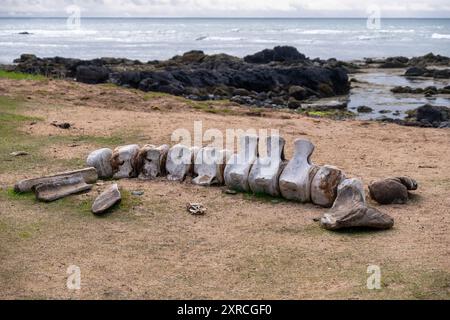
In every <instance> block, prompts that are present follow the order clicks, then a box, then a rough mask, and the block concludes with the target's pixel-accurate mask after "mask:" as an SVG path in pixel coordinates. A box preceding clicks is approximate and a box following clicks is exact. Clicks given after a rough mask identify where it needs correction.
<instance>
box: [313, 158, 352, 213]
mask: <svg viewBox="0 0 450 320" xmlns="http://www.w3.org/2000/svg"><path fill="white" fill-rule="evenodd" d="M344 179H345V174H344V173H343V172H342V171H341V170H339V169H338V168H336V167H333V166H329V165H326V166H323V167H320V168H319V170H318V171H317V173H316V175H315V176H314V178H313V180H312V182H311V200H312V202H313V203H314V204H317V205H319V206H322V207H325V208H330V207H331V206H332V205H333V203H334V201H335V200H336V197H337V189H338V186H339V184H340V183H341V182H342V181H343V180H344Z"/></svg>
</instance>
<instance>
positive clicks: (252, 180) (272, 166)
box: [248, 135, 285, 197]
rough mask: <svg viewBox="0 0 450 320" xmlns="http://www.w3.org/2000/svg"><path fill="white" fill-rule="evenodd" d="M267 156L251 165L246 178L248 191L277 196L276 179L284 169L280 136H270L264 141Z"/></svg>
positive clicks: (278, 191) (282, 144)
mask: <svg viewBox="0 0 450 320" xmlns="http://www.w3.org/2000/svg"><path fill="white" fill-rule="evenodd" d="M266 143H267V156H265V157H260V158H258V159H257V160H256V161H255V163H254V164H253V166H252V168H251V170H250V174H249V177H248V184H249V186H250V190H252V191H253V192H254V193H265V194H269V195H271V196H274V197H276V196H279V195H280V188H279V184H278V178H279V177H280V174H281V172H282V171H283V168H284V165H285V163H284V160H285V159H284V144H285V140H284V139H283V138H282V137H280V136H276V135H273V136H270V137H267V139H266Z"/></svg>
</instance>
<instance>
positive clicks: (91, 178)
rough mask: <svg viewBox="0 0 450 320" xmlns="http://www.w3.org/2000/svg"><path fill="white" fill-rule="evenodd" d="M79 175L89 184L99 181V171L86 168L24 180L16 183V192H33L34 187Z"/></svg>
mask: <svg viewBox="0 0 450 320" xmlns="http://www.w3.org/2000/svg"><path fill="white" fill-rule="evenodd" d="M78 175H81V176H82V177H83V180H84V182H86V183H89V184H91V183H95V182H97V179H98V175H97V170H95V168H86V169H81V170H75V171H68V172H62V173H57V174H54V175H51V176H45V177H41V178H34V179H26V180H22V181H19V182H18V183H16V185H15V186H14V190H15V191H16V192H19V193H22V192H30V191H32V189H33V187H35V186H37V185H39V184H47V183H53V182H56V181H58V180H61V179H64V178H70V177H76V176H78Z"/></svg>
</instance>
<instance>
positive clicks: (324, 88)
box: [15, 47, 350, 106]
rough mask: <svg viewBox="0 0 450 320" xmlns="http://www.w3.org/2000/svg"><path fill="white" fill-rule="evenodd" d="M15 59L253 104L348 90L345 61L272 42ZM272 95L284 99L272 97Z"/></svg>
mask: <svg viewBox="0 0 450 320" xmlns="http://www.w3.org/2000/svg"><path fill="white" fill-rule="evenodd" d="M15 63H16V66H15V70H16V71H20V72H26V73H33V74H43V75H46V76H52V77H53V76H55V77H59V78H62V77H67V78H76V79H77V81H79V82H84V83H88V84H97V83H104V82H110V83H114V84H117V85H120V86H124V87H131V88H136V89H140V90H143V91H157V92H165V93H169V94H173V95H182V96H185V97H192V98H194V97H195V99H201V100H205V99H217V98H231V97H232V96H236V97H237V98H235V100H236V101H237V100H239V101H245V103H246V104H253V103H255V104H256V105H258V106H269V105H280V106H287V101H288V100H289V98H290V97H292V98H295V99H296V100H298V101H302V100H305V99H308V98H310V97H312V96H316V97H331V96H335V95H343V94H347V93H348V92H349V90H350V84H349V81H348V75H347V73H348V72H347V70H348V66H347V65H346V64H345V63H341V62H339V61H338V60H336V59H330V60H327V61H323V60H320V59H315V60H314V61H312V60H310V59H308V58H306V57H305V56H304V55H303V54H301V53H299V52H298V51H297V49H295V48H293V47H275V48H274V49H267V50H263V51H261V52H258V53H256V54H255V55H252V56H247V57H246V58H245V59H240V58H238V57H233V56H230V55H227V54H215V55H206V54H204V53H203V52H202V51H189V52H186V53H185V54H183V55H181V56H175V57H173V58H172V59H169V60H166V61H154V62H152V63H147V64H143V63H141V62H139V61H134V60H129V59H120V58H99V59H94V60H79V59H67V58H60V57H55V58H38V57H36V56H34V55H22V56H21V57H20V59H17V60H16V61H15ZM239 90H240V91H241V92H240V93H239ZM235 91H237V93H239V94H237V93H234V92H235ZM239 96H242V97H246V98H242V97H241V98H238V97H239ZM278 98H280V99H282V100H283V101H284V102H283V103H280V102H281V101H279V103H275V102H274V99H278ZM291 105H292V104H291Z"/></svg>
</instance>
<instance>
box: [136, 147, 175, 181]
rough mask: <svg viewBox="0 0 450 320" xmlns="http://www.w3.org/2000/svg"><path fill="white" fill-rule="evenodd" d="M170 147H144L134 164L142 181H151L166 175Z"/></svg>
mask: <svg viewBox="0 0 450 320" xmlns="http://www.w3.org/2000/svg"><path fill="white" fill-rule="evenodd" d="M168 152H169V146H168V145H167V144H164V145H162V146H160V147H156V146H154V145H146V146H144V147H142V148H141V149H140V150H139V152H138V154H137V156H136V158H135V162H134V168H135V170H136V171H137V173H138V174H139V179H141V180H151V179H155V178H156V177H159V176H163V175H165V172H166V159H167V153H168Z"/></svg>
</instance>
